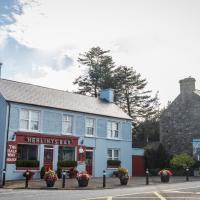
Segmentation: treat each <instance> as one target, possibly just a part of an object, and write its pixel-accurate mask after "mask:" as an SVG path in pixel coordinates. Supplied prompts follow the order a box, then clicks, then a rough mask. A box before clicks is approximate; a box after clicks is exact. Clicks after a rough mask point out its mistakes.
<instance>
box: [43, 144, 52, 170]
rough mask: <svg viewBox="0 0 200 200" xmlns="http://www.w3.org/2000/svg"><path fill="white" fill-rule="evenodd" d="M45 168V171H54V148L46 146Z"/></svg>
mask: <svg viewBox="0 0 200 200" xmlns="http://www.w3.org/2000/svg"><path fill="white" fill-rule="evenodd" d="M44 167H45V171H48V170H49V169H53V147H52V146H45V147H44Z"/></svg>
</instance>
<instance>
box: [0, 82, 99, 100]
mask: <svg viewBox="0 0 200 200" xmlns="http://www.w3.org/2000/svg"><path fill="white" fill-rule="evenodd" d="M1 80H4V81H10V82H15V83H20V84H24V85H31V86H35V87H40V88H45V89H49V90H56V91H60V92H67V93H70V94H74V95H80V96H82V97H90V98H95V99H96V97H91V96H87V95H84V94H78V93H75V92H69V91H67V90H61V89H56V88H50V87H46V86H42V85H36V84H33V83H27V82H20V81H16V80H10V79H5V78H1V79H0V81H1Z"/></svg>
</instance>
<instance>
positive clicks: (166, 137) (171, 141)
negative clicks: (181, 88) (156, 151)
mask: <svg viewBox="0 0 200 200" xmlns="http://www.w3.org/2000/svg"><path fill="white" fill-rule="evenodd" d="M194 138H200V96H199V95H198V94H196V93H195V92H192V93H187V95H182V94H180V95H179V96H178V97H177V98H176V99H175V100H174V101H173V102H172V104H171V105H170V106H169V107H168V108H167V109H166V110H165V111H164V113H163V114H162V116H161V120H160V141H161V143H162V144H163V145H164V147H165V149H166V151H167V152H168V153H170V154H171V155H173V154H178V153H182V152H186V153H189V154H191V155H192V139H194Z"/></svg>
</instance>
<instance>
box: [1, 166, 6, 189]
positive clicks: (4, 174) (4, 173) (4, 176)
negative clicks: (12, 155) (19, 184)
mask: <svg viewBox="0 0 200 200" xmlns="http://www.w3.org/2000/svg"><path fill="white" fill-rule="evenodd" d="M5 184H6V170H5V169H4V170H3V182H2V186H4V185H5Z"/></svg>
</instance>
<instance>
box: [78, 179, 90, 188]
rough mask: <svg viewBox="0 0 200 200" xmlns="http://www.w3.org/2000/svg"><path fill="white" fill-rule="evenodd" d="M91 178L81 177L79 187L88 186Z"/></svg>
mask: <svg viewBox="0 0 200 200" xmlns="http://www.w3.org/2000/svg"><path fill="white" fill-rule="evenodd" d="M88 182H89V180H87V179H79V180H78V186H79V187H87V186H88Z"/></svg>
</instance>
